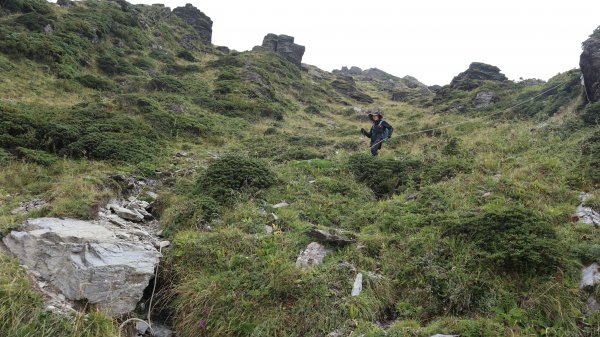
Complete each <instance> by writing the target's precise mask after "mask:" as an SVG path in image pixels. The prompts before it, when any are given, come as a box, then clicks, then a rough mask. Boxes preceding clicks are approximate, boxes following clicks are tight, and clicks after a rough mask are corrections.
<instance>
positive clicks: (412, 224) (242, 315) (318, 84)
mask: <svg viewBox="0 0 600 337" xmlns="http://www.w3.org/2000/svg"><path fill="white" fill-rule="evenodd" d="M209 14H210V13H209ZM48 26H49V27H50V28H51V30H50V29H47V27H48ZM190 34H192V35H193V34H194V32H193V28H191V27H190V26H188V25H186V24H185V23H183V21H181V20H180V19H178V18H177V17H176V16H170V15H164V12H163V9H161V7H158V6H134V5H130V4H128V3H127V2H125V1H122V0H118V1H98V0H85V1H81V2H74V3H73V4H72V6H71V7H58V6H55V5H52V4H49V3H47V2H45V1H42V0H35V1H23V0H0V74H1V76H0V166H1V167H0V234H2V235H4V234H5V233H7V232H8V231H9V230H11V229H13V228H15V227H16V226H17V225H18V224H19V223H20V222H21V221H22V220H24V218H25V216H22V215H15V214H12V213H11V212H10V210H12V209H13V208H15V207H17V206H18V205H19V203H21V202H23V201H27V200H30V199H32V198H43V199H45V200H47V201H49V205H48V206H47V207H45V208H43V209H41V210H36V211H33V212H31V213H30V214H28V216H31V217H33V216H70V217H77V218H90V217H93V211H94V210H97V208H98V205H100V204H102V203H104V202H106V201H107V200H108V199H109V198H110V197H111V196H115V195H117V194H118V193H119V190H118V188H117V187H115V186H114V184H111V183H110V182H109V179H107V178H108V177H110V176H111V175H115V174H122V175H136V176H141V177H147V178H153V179H158V180H160V181H161V182H162V189H161V191H160V198H159V202H158V204H157V207H156V214H155V215H156V216H157V217H159V218H160V220H161V222H162V224H163V226H164V228H165V230H164V234H165V235H166V236H167V238H168V239H169V240H171V241H172V243H173V246H172V247H171V248H169V249H167V250H165V251H164V253H165V259H164V262H163V267H164V268H163V269H162V272H161V275H160V277H159V278H160V280H159V284H160V285H161V289H160V292H159V299H158V302H159V304H158V307H157V309H156V310H157V313H160V317H161V318H164V317H168V319H167V321H168V323H169V324H171V325H172V326H173V327H174V329H175V331H176V332H177V335H178V336H182V337H188V336H190V337H191V336H326V335H327V334H328V333H330V332H332V331H335V330H337V331H338V332H339V333H340V334H341V335H343V336H348V335H350V333H351V332H353V331H354V334H353V336H354V335H360V334H364V335H365V336H371V337H374V336H430V335H433V334H436V333H447V334H459V335H460V336H471V337H475V336H507V335H509V336H532V335H544V336H598V335H600V333H598V331H599V329H600V315H599V314H598V313H589V312H588V311H587V296H588V293H586V292H584V291H581V290H579V280H580V269H581V267H582V266H583V265H584V264H587V263H590V262H594V261H596V262H600V248H599V247H600V234H599V232H598V231H597V230H596V229H595V228H593V227H590V226H586V225H581V224H576V223H573V222H572V220H571V214H572V213H573V212H574V209H575V207H576V205H577V204H578V203H579V200H578V198H577V196H578V194H579V192H580V191H589V192H595V194H596V198H595V199H590V200H589V201H588V204H589V205H590V207H595V208H596V209H598V208H600V206H599V205H600V202H598V195H600V190H598V184H600V176H599V171H598V169H597V168H598V167H599V166H600V134H599V133H598V129H597V125H598V116H600V114H599V110H600V109H599V106H598V104H597V103H596V104H588V105H586V104H585V101H584V97H583V96H582V94H583V91H582V88H581V86H580V84H579V83H580V82H579V72H578V71H577V70H571V71H568V72H565V73H561V74H558V75H557V76H555V77H554V78H552V79H551V80H549V81H548V83H545V84H537V85H532V86H530V85H526V84H524V83H515V82H512V81H505V82H493V81H487V82H482V83H477V87H476V89H475V90H472V91H463V90H460V89H452V88H448V87H445V88H444V89H443V91H442V92H441V93H440V94H438V95H435V94H433V93H431V92H429V91H427V90H425V91H417V90H415V91H412V92H411V93H410V95H411V100H410V101H409V102H394V101H391V100H390V93H389V92H387V91H385V90H382V89H381V88H379V87H377V86H376V85H374V83H375V82H373V81H368V80H356V83H355V85H356V87H355V88H354V90H357V92H360V93H366V94H368V96H369V97H372V98H373V99H374V100H375V103H374V104H370V105H369V104H364V103H360V102H358V101H356V97H354V98H353V96H352V95H345V94H343V93H340V91H339V90H336V89H335V88H334V87H333V86H332V83H334V82H335V81H336V77H335V76H334V75H332V74H329V73H325V72H322V71H321V72H315V71H314V69H313V68H310V69H309V70H312V71H309V70H307V69H301V68H299V67H297V66H295V65H294V64H292V63H290V62H288V61H286V60H285V59H283V58H281V57H279V56H278V55H275V54H272V53H264V52H242V53H238V52H232V53H229V54H225V53H223V52H221V51H218V50H217V49H214V48H213V47H212V46H205V45H203V44H202V43H201V42H199V40H193V39H192V41H191V42H190V39H188V38H184V36H188V35H190ZM583 38H585V37H582V39H583ZM257 42H259V41H257ZM342 61H343V60H341V61H340V62H342ZM551 88H554V89H552V90H550V89H551ZM358 90H360V91H358ZM480 91H493V92H494V93H495V100H494V101H493V104H492V105H491V106H488V107H486V108H476V107H475V105H474V103H473V100H474V99H475V97H476V95H477V93H478V92H480ZM542 93H544V94H542ZM534 97H535V98H534ZM521 102H525V104H521V105H519V106H517V107H515V108H510V109H508V108H509V107H512V106H515V105H516V104H518V103H521ZM375 106H377V107H381V108H382V109H383V110H384V112H385V114H386V120H388V121H389V122H390V123H391V124H392V125H394V126H395V132H394V137H393V138H392V139H390V140H389V141H388V142H387V143H386V144H385V145H384V147H383V150H382V152H381V156H380V157H379V158H372V157H371V156H370V155H369V154H368V150H367V149H368V147H367V145H366V144H365V143H364V140H361V139H360V137H359V132H358V130H360V128H361V127H367V125H366V122H363V121H361V119H360V117H362V116H361V115H363V113H359V112H357V111H358V110H359V108H360V109H362V110H361V111H364V109H368V108H371V107H375ZM458 107H462V108H460V109H459V108H458ZM355 108H356V109H355ZM453 108H455V109H453ZM454 123H461V124H459V125H456V126H450V127H443V128H439V129H436V128H438V127H441V126H444V125H448V124H454ZM431 129H435V130H431ZM418 130H429V131H426V132H423V133H420V134H412V132H414V131H418ZM406 133H411V134H409V135H404V134H406ZM178 152H179V153H182V152H184V153H185V155H181V156H175V154H176V153H178ZM282 201H286V202H287V203H289V206H288V207H284V208H277V209H275V208H273V207H272V205H274V204H277V203H279V202H282ZM272 213H273V214H275V216H273V214H272ZM266 225H268V226H270V227H271V228H272V229H273V231H272V233H267V232H266V231H265V226H266ZM315 227H317V228H324V229H331V230H340V231H343V232H344V233H346V234H348V235H351V236H352V237H353V238H355V239H356V242H355V243H353V244H350V245H347V246H339V245H333V244H326V246H327V248H328V249H329V251H330V252H329V254H328V255H327V257H326V258H325V260H324V263H323V264H322V265H320V266H318V267H316V268H314V269H311V270H308V271H302V270H300V269H298V268H296V266H295V260H296V257H297V255H298V252H300V251H301V250H302V249H304V248H305V247H306V245H307V244H308V243H310V242H311V241H312V240H313V239H311V238H310V237H309V236H307V235H306V232H307V230H308V229H310V228H315ZM357 272H362V273H363V275H364V277H365V279H364V290H363V292H362V293H361V295H360V296H357V297H352V296H350V290H351V288H352V283H353V281H354V277H355V276H356V273H357ZM599 291H600V290H599V289H593V290H592V293H593V294H597V293H598V292H599ZM137 314H140V315H141V314H142V313H141V312H139V313H137ZM157 319H158V317H157ZM119 323H120V322H119V321H118V320H111V319H109V318H107V317H106V316H104V315H103V314H101V313H97V312H92V313H90V314H89V315H88V316H79V315H74V316H73V317H61V316H57V315H55V314H52V313H50V312H47V311H44V308H43V306H42V301H41V298H40V297H39V295H37V294H36V293H35V291H33V290H32V289H31V287H30V285H29V282H28V279H27V277H26V275H25V273H24V272H23V271H22V270H21V269H20V268H19V267H18V264H17V263H16V262H15V260H14V259H12V258H9V257H6V256H4V255H1V254H0V335H2V336H57V334H59V333H61V334H62V335H69V336H116V334H117V333H116V330H117V327H118V324H119ZM58 331H60V332H58Z"/></svg>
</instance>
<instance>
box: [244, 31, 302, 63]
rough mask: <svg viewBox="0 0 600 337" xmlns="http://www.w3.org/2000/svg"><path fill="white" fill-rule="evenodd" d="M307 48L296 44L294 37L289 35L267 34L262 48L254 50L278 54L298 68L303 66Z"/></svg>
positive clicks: (258, 47)
mask: <svg viewBox="0 0 600 337" xmlns="http://www.w3.org/2000/svg"><path fill="white" fill-rule="evenodd" d="M305 49H306V48H305V47H304V46H301V45H299V44H296V43H294V37H293V36H289V35H276V34H271V33H269V34H267V35H266V36H265V37H264V39H263V43H262V45H261V46H256V47H254V48H252V50H253V51H270V52H274V53H277V54H279V55H281V56H283V57H284V58H286V59H287V60H288V61H290V62H292V63H294V64H295V65H297V66H298V67H300V66H301V64H302V56H304V51H305Z"/></svg>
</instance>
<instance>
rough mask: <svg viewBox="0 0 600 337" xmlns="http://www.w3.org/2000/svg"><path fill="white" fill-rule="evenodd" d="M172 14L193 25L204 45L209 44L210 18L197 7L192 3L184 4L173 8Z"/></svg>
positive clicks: (210, 35) (210, 38) (211, 23)
mask: <svg viewBox="0 0 600 337" xmlns="http://www.w3.org/2000/svg"><path fill="white" fill-rule="evenodd" d="M173 14H175V15H177V16H178V17H180V18H181V19H182V20H183V21H185V22H186V23H187V24H189V25H190V26H192V27H194V29H195V30H196V32H198V35H200V41H202V43H204V44H205V45H210V44H211V43H212V42H211V41H212V25H213V22H212V20H211V19H210V18H209V17H208V16H207V15H206V14H204V13H202V12H201V11H200V10H199V9H198V8H196V7H194V6H193V5H192V4H186V5H185V7H177V8H175V9H174V10H173Z"/></svg>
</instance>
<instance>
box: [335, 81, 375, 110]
mask: <svg viewBox="0 0 600 337" xmlns="http://www.w3.org/2000/svg"><path fill="white" fill-rule="evenodd" d="M331 86H332V87H333V88H334V89H335V90H336V91H337V92H339V93H340V94H342V95H346V96H348V97H350V98H352V99H354V100H356V101H358V102H362V103H373V98H372V97H371V96H369V95H367V94H365V93H364V92H362V91H360V90H358V89H357V88H356V83H355V82H354V79H353V78H352V77H350V76H338V77H337V79H336V80H334V81H333V82H331Z"/></svg>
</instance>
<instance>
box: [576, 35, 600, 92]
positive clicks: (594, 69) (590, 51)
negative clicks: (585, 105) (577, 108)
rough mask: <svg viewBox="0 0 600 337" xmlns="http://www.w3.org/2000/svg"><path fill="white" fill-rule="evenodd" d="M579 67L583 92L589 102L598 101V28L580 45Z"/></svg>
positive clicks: (599, 56)
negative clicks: (581, 50) (583, 83)
mask: <svg viewBox="0 0 600 337" xmlns="http://www.w3.org/2000/svg"><path fill="white" fill-rule="evenodd" d="M582 48H583V52H582V53H581V56H580V57H579V67H581V72H582V73H583V81H584V82H585V90H586V93H587V96H588V98H589V100H590V101H592V102H597V101H600V27H598V28H596V30H595V31H594V33H593V34H592V35H591V36H590V38H589V39H587V40H585V42H583V45H582Z"/></svg>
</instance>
